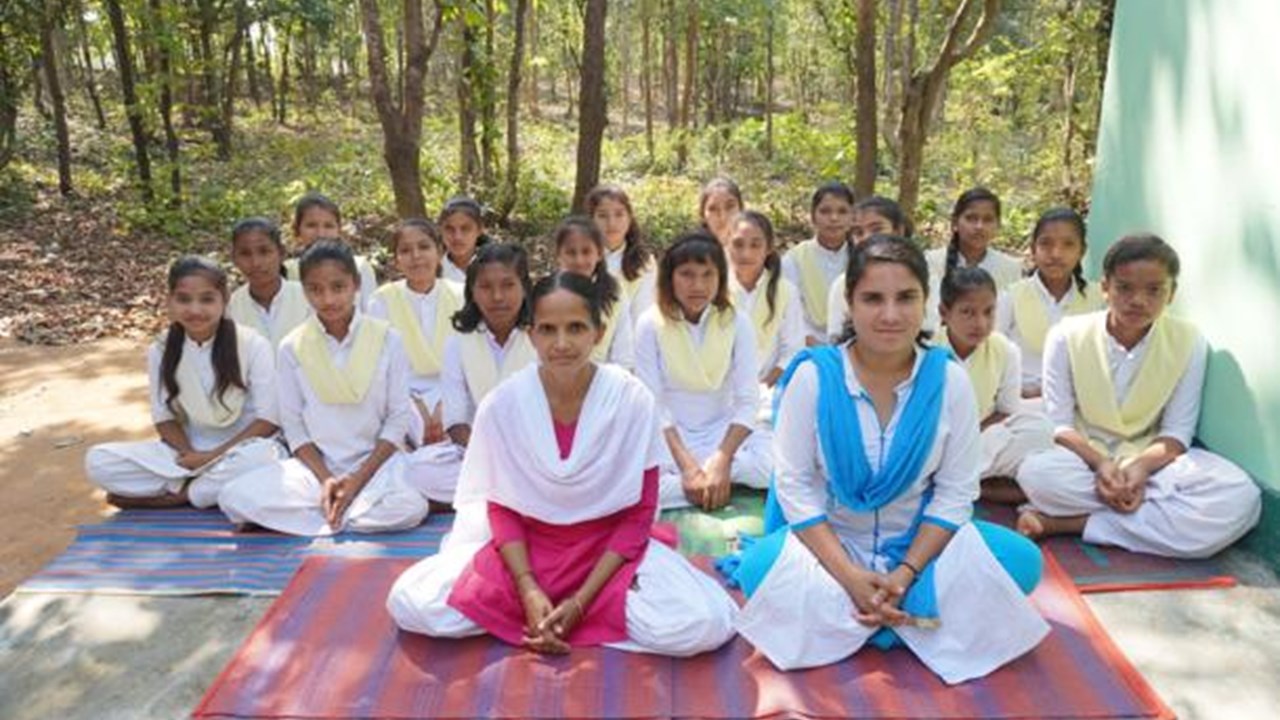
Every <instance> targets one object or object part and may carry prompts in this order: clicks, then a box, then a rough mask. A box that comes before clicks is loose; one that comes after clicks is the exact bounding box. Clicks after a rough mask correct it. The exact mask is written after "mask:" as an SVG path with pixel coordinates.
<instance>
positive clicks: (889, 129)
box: [0, 0, 1115, 344]
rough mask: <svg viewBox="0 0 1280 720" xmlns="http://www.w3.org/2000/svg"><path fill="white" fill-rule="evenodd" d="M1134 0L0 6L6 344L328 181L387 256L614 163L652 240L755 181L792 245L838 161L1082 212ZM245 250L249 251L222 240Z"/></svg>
mask: <svg viewBox="0 0 1280 720" xmlns="http://www.w3.org/2000/svg"><path fill="white" fill-rule="evenodd" d="M1114 10H1115V0H615V1H614V2H606V0H439V1H437V2H424V1H423V0H5V2H3V3H0V277H2V278H3V283H2V284H3V292H0V338H5V337H10V338H17V339H19V340H22V341H25V342H31V343H40V344H66V343H71V342H77V341H81V340H88V339H93V338H97V337H105V336H123V337H144V336H148V335H151V334H153V333H154V332H155V331H156V330H157V329H158V328H159V327H160V326H161V324H162V323H163V320H162V314H161V313H160V312H159V308H160V305H161V302H162V299H163V295H164V288H163V277H164V270H165V268H166V266H167V264H168V263H169V261H170V260H171V259H172V258H173V257H174V256H175V255H176V254H177V253H179V252H202V253H207V254H210V255H213V256H215V257H219V258H221V259H223V260H225V259H226V256H227V250H228V246H229V241H228V230H229V228H230V226H231V225H232V224H233V223H234V222H235V221H236V220H237V219H239V218H242V217H246V216H252V215H262V216H268V217H271V218H273V219H275V220H278V221H279V222H280V223H281V225H282V226H287V225H288V220H289V209H290V205H291V203H292V201H293V200H294V199H296V198H297V197H298V196H299V195H301V194H302V193H304V192H306V191H308V190H318V191H321V192H324V193H325V194H327V195H329V196H330V197H332V198H334V199H335V200H337V201H338V202H339V203H340V204H341V206H342V209H343V211H344V215H345V217H344V221H345V228H344V230H345V232H346V234H347V235H348V237H349V239H350V240H352V242H353V243H355V244H356V245H357V246H359V247H361V248H362V249H363V250H365V251H368V252H370V253H371V254H373V255H374V256H375V258H380V259H381V260H382V261H383V262H382V263H381V268H382V270H383V271H384V272H387V273H390V272H391V269H390V266H389V263H387V262H385V260H386V257H385V252H384V251H381V245H382V241H383V240H384V238H385V236H386V232H387V229H388V228H389V227H390V226H391V225H392V224H393V223H394V222H395V220H396V219H397V218H398V217H406V216H411V215H426V216H427V217H431V216H433V215H434V213H435V212H437V211H438V209H439V208H440V206H441V205H442V203H443V202H444V201H445V200H446V199H447V198H448V197H450V196H452V195H454V194H457V193H463V192H465V193H470V194H472V195H474V196H476V197H477V198H479V199H480V200H481V201H482V202H484V203H485V205H486V207H488V208H489V210H490V225H491V228H492V230H493V234H495V235H497V236H499V237H502V238H506V239H512V240H518V241H522V242H526V243H528V244H529V246H530V248H531V250H532V251H533V253H534V258H535V262H536V263H538V264H539V265H540V266H542V267H545V263H546V262H547V260H548V253H547V251H546V248H545V243H544V242H542V240H543V239H544V238H545V237H546V235H547V233H549V232H550V230H551V229H552V228H553V227H554V226H555V224H556V223H557V222H558V221H559V220H560V219H561V218H563V217H564V216H565V215H566V214H567V213H569V212H571V210H572V209H573V208H574V207H575V206H576V205H577V203H578V202H579V200H580V198H581V197H582V195H583V194H584V193H585V191H586V190H588V189H590V187H591V186H592V185H594V184H595V183H597V182H612V183H616V184H619V185H621V186H623V187H624V188H625V189H626V190H627V191H628V192H629V193H630V195H631V197H632V200H633V203H634V205H635V210H636V215H637V219H638V220H639V221H640V222H641V224H642V226H643V228H644V230H645V232H646V235H647V236H648V239H649V242H650V244H651V245H652V246H653V247H655V248H660V247H662V246H663V245H664V244H665V243H666V242H668V241H669V240H670V238H671V237H673V235H674V234H676V233H678V232H680V231H682V230H684V229H686V228H688V227H690V226H692V225H694V224H695V223H696V217H695V215H696V210H697V207H696V205H697V192H698V187H699V186H700V185H701V183H702V182H704V181H705V180H707V179H709V178H711V177H714V176H716V175H727V176H729V177H732V178H734V179H735V180H737V181H738V182H739V183H740V185H741V186H742V188H743V191H744V194H745V195H746V199H747V204H748V205H749V206H751V207H754V208H756V209H760V210H762V211H764V212H766V213H767V214H768V215H769V216H770V217H771V218H772V219H773V220H774V222H775V224H776V225H777V227H778V229H779V234H780V235H781V236H782V237H783V238H784V240H785V241H787V242H792V241H796V240H800V239H803V238H804V237H807V236H808V234H809V233H808V227H807V223H808V199H809V195H810V193H811V192H812V191H813V189H814V188H815V187H816V186H817V185H818V184H820V183H821V182H823V181H825V180H829V179H840V180H844V181H845V182H848V183H849V184H850V185H851V186H854V187H855V189H856V190H857V192H858V194H859V196H861V195H865V194H869V193H871V192H876V193H879V194H883V195H887V196H890V197H894V198H898V199H900V201H901V202H902V203H903V205H904V206H905V207H906V208H907V209H908V210H909V212H910V214H911V216H912V217H913V218H914V219H915V223H916V226H917V234H918V235H919V236H920V237H922V238H925V239H926V240H927V241H929V242H930V243H940V242H944V241H945V237H946V234H947V227H948V225H947V223H948V213H949V211H950V206H951V203H952V202H953V200H954V198H955V196H956V195H957V194H958V193H959V192H960V191H962V190H963V189H965V188H966V187H970V186H973V185H977V184H982V185H986V186H988V187H991V188H992V189H994V190H995V191H996V192H997V193H999V194H1000V196H1001V197H1002V198H1003V200H1004V204H1005V207H1004V218H1003V221H1004V222H1003V228H1002V236H1001V239H1000V241H999V242H1000V243H1001V244H1002V245H1004V246H1006V247H1010V248H1015V249H1016V248H1022V247H1025V244H1026V234H1027V233H1028V232H1029V231H1030V227H1031V225H1032V223H1033V222H1034V219H1035V216H1036V215H1037V214H1039V213H1040V212H1041V211H1043V210H1045V209H1047V208H1049V207H1053V206H1059V205H1069V206H1073V207H1076V208H1077V209H1080V210H1082V211H1087V206H1088V193H1089V189H1090V187H1091V183H1092V170H1093V161H1094V149H1095V146H1096V139H1097V133H1098V118H1099V114H1100V107H1101V100H1102V88H1103V83H1104V76H1105V72H1106V67H1107V53H1108V47H1109V43H1110V33H1111V19H1112V17H1113V15H1114ZM228 265H229V263H228Z"/></svg>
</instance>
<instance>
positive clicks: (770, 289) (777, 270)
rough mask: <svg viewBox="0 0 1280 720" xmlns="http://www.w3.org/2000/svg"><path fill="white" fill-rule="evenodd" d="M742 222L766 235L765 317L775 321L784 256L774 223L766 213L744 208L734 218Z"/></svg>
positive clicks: (769, 321)
mask: <svg viewBox="0 0 1280 720" xmlns="http://www.w3.org/2000/svg"><path fill="white" fill-rule="evenodd" d="M741 222H745V223H750V224H752V225H754V226H755V227H756V229H757V230H759V231H760V234H761V235H764V242H765V247H766V248H767V250H768V252H767V253H766V254H765V256H764V269H765V270H768V271H769V284H768V285H767V286H765V290H764V299H765V302H767V303H769V315H768V316H767V317H766V318H765V323H766V324H768V323H771V322H773V316H774V313H776V312H777V311H778V307H777V303H778V280H779V279H780V278H781V276H782V256H780V255H779V254H778V246H777V245H776V244H774V238H773V223H771V222H769V218H768V217H767V216H766V215H765V214H764V213H761V212H756V211H755V210H743V211H742V212H741V213H739V215H738V218H737V219H736V220H734V224H735V225H736V224H737V223H741Z"/></svg>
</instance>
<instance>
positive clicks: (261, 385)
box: [244, 333, 280, 427]
mask: <svg viewBox="0 0 1280 720" xmlns="http://www.w3.org/2000/svg"><path fill="white" fill-rule="evenodd" d="M247 337H250V338H252V339H251V340H250V344H251V345H252V347H251V348H250V349H249V352H248V353H247V355H248V360H249V367H247V368H245V369H244V372H245V378H244V379H245V384H247V385H248V386H249V393H250V394H251V395H252V397H253V408H254V411H255V412H256V413H257V416H258V419H259V420H265V421H266V422H269V423H271V424H272V425H275V426H276V427H279V426H280V396H279V393H278V392H277V390H276V358H275V355H274V353H273V351H272V349H271V343H269V342H267V341H266V340H265V339H263V338H262V336H260V335H258V334H257V333H254V334H253V335H249V336H247Z"/></svg>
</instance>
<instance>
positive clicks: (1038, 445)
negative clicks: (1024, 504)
mask: <svg viewBox="0 0 1280 720" xmlns="http://www.w3.org/2000/svg"><path fill="white" fill-rule="evenodd" d="M943 332H945V330H944V331H943ZM991 342H997V343H1000V344H1001V345H1003V346H1004V349H1005V352H1004V356H1005V357H1006V358H1008V360H1007V362H1006V363H1005V366H1004V370H1003V372H1002V373H1001V375H1000V386H999V387H998V388H997V389H996V397H995V408H994V410H993V412H997V413H1003V414H1005V415H1008V416H1009V417H1007V418H1005V419H1004V420H1001V421H1000V422H998V423H994V424H992V425H989V426H987V428H986V429H985V430H983V431H982V471H981V477H982V478H983V479H986V478H991V477H1007V478H1012V477H1016V476H1017V474H1018V467H1019V466H1021V465H1022V461H1023V460H1025V459H1026V458H1027V456H1028V455H1030V454H1032V453H1037V452H1040V451H1043V450H1048V449H1049V448H1051V447H1053V426H1052V425H1051V424H1050V423H1049V418H1048V417H1047V416H1046V415H1045V414H1044V413H1043V412H1040V411H1038V410H1035V409H1032V408H1030V407H1027V406H1026V404H1025V403H1023V401H1022V385H1021V378H1022V357H1021V355H1020V353H1019V351H1018V347H1017V346H1016V345H1014V344H1013V343H1012V342H1010V341H1009V340H1008V339H1007V338H1005V337H1004V336H1003V335H1001V334H1000V333H993V334H992V335H991ZM964 364H965V367H969V366H971V365H972V364H973V356H972V355H970V356H969V357H968V358H966V359H965V361H964ZM982 404H983V403H982V402H981V401H979V402H978V405H979V406H981V405H982ZM983 419H984V418H979V422H981V420H983Z"/></svg>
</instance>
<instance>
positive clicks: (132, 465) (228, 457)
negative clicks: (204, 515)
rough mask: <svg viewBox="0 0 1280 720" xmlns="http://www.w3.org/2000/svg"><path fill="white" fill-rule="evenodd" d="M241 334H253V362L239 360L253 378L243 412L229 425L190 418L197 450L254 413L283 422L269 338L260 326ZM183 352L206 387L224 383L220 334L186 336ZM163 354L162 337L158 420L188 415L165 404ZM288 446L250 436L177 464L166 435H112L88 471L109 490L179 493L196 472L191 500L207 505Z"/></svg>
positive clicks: (150, 371) (156, 346) (155, 350)
mask: <svg viewBox="0 0 1280 720" xmlns="http://www.w3.org/2000/svg"><path fill="white" fill-rule="evenodd" d="M237 341H238V342H246V347H245V348H243V352H241V353H240V355H241V357H244V358H245V359H246V362H247V367H241V368H240V374H241V377H242V379H243V380H244V382H245V385H246V386H247V387H246V391H245V400H244V406H243V408H242V409H241V411H240V417H239V418H237V419H236V421H235V422H233V423H232V424H230V425H228V426H227V427H223V428H219V427H207V426H202V425H198V424H196V423H193V422H185V423H183V428H182V429H183V432H185V433H186V434H187V440H188V441H190V442H191V447H192V448H194V449H196V450H200V451H208V450H212V449H214V448H216V447H218V446H220V445H222V444H223V443H225V442H227V441H228V440H230V439H231V438H233V437H235V436H236V435H238V434H240V432H242V431H243V430H244V429H245V428H247V427H248V426H249V425H250V424H251V423H253V421H255V420H265V421H267V422H269V423H271V424H273V425H279V424H280V417H279V412H278V410H277V404H276V369H275V360H274V358H273V351H272V349H271V346H270V344H269V343H268V342H267V340H266V339H265V338H262V337H261V336H259V335H257V334H254V333H244V332H242V333H239V334H238V335H237ZM182 353H183V357H187V358H194V359H195V361H196V371H197V373H198V375H199V377H200V389H201V391H202V392H204V393H206V394H208V393H211V392H212V391H213V388H214V386H215V384H216V383H217V377H216V375H215V373H214V369H213V342H212V341H210V342H206V343H204V344H200V343H196V342H194V341H192V340H191V339H190V338H188V339H187V340H185V341H184V342H183V346H182ZM163 357H164V344H163V340H160V341H157V342H155V343H153V344H152V345H151V347H150V349H149V350H148V351H147V375H148V381H149V383H148V384H149V387H150V395H151V421H152V422H153V423H155V424H157V425H158V424H160V423H162V422H169V421H176V422H182V420H180V418H178V417H177V416H176V415H174V413H173V412H172V411H170V410H169V407H168V406H167V405H166V404H165V397H166V391H165V389H164V384H163V383H162V382H161V379H160V364H161V361H162V359H163ZM175 402H176V399H175ZM281 454H282V453H281V448H280V446H279V443H277V442H276V441H274V440H270V439H264V438H251V439H249V440H245V441H243V442H241V443H239V444H237V445H236V446H235V447H233V448H231V449H230V450H228V451H227V452H226V453H224V454H223V455H222V457H220V458H219V459H218V460H216V461H215V462H213V463H210V464H208V465H206V466H204V467H201V468H197V469H195V470H188V469H187V468H184V467H182V466H181V465H179V464H178V462H177V458H178V453H177V452H176V451H175V450H174V449H173V448H171V447H169V446H168V445H166V444H165V443H164V442H163V441H160V440H144V441H141V442H113V443H103V444H101V445H95V446H94V447H92V448H90V449H89V452H88V453H87V454H86V455H85V473H86V474H87V475H88V477H89V480H90V481H91V482H93V483H94V484H95V485H98V486H99V487H101V488H103V489H104V490H106V491H107V492H109V493H112V494H115V495H120V496H122V497H132V498H145V497H157V496H160V495H164V494H165V493H176V492H178V491H179V490H181V489H182V486H183V484H184V483H186V482H187V480H188V479H190V480H191V482H190V484H189V485H188V486H187V494H188V498H189V499H190V501H191V504H192V505H195V506H196V507H202V508H203V507H213V506H214V505H216V504H217V501H218V493H219V492H221V490H222V488H223V486H225V485H226V484H227V483H228V482H230V481H231V480H233V479H235V478H236V477H238V476H239V475H242V474H243V473H245V472H247V471H249V470H251V469H253V468H255V467H257V466H259V465H263V464H266V463H270V462H273V461H275V460H276V459H278V458H279V457H280V455H281Z"/></svg>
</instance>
